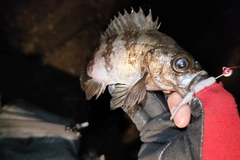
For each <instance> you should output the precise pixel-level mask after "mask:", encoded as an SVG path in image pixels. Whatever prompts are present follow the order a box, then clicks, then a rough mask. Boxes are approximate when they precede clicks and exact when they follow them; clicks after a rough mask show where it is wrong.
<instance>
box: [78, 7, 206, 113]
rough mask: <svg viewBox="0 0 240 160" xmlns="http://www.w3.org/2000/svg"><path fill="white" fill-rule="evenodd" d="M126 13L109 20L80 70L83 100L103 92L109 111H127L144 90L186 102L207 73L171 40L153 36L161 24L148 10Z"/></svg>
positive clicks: (160, 34)
mask: <svg viewBox="0 0 240 160" xmlns="http://www.w3.org/2000/svg"><path fill="white" fill-rule="evenodd" d="M131 9H132V10H131V12H130V13H128V12H127V11H126V10H125V9H124V14H121V13H120V12H118V16H117V17H116V16H114V18H113V20H111V22H110V23H109V25H108V27H107V29H106V30H105V32H103V33H101V36H100V43H99V46H98V48H96V50H95V52H94V54H93V57H92V58H91V59H89V60H88V61H87V62H86V63H85V65H84V67H83V68H82V72H81V76H80V81H81V88H82V90H83V91H85V94H86V99H87V100H90V99H91V98H92V97H94V96H96V99H97V98H98V97H99V96H100V95H101V94H102V93H104V92H105V89H106V88H107V87H108V90H109V93H110V94H111V95H112V99H111V100H110V108H111V109H116V108H119V107H122V108H129V109H130V108H132V107H133V106H134V105H136V104H138V103H140V102H141V101H143V99H144V98H145V97H146V92H147V91H164V90H165V91H176V92H177V93H179V94H180V95H181V96H182V97H188V98H185V100H183V103H187V102H188V101H190V100H189V99H191V98H189V96H190V97H191V96H192V95H193V94H194V93H193V86H195V85H196V84H198V83H199V82H201V81H202V80H204V79H206V78H207V77H208V73H207V72H206V71H205V70H203V69H202V67H201V65H200V64H199V62H198V61H196V60H194V58H193V57H192V56H191V55H190V54H189V53H188V52H187V51H186V50H184V49H183V48H182V47H181V46H180V45H179V44H178V43H177V42H176V41H175V40H174V39H173V38H171V37H170V36H168V35H166V34H164V33H162V32H160V31H158V29H159V26H160V24H161V23H159V22H158V18H156V20H153V17H152V12H151V10H149V13H148V15H145V14H144V12H143V10H142V8H141V7H140V8H139V11H138V12H136V11H135V10H134V9H133V8H131ZM189 93H192V94H189ZM181 105H182V104H181Z"/></svg>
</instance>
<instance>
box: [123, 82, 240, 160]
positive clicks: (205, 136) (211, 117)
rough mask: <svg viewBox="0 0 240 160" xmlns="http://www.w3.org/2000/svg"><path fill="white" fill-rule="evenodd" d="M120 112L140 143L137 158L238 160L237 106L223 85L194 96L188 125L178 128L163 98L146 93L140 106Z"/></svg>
mask: <svg viewBox="0 0 240 160" xmlns="http://www.w3.org/2000/svg"><path fill="white" fill-rule="evenodd" d="M134 108H135V110H136V109H138V108H141V109H139V110H138V111H137V112H136V113H135V114H133V113H132V111H131V110H128V109H123V110H124V111H125V112H126V113H127V114H128V115H129V116H130V117H131V119H132V121H133V122H134V123H135V124H136V127H137V129H138V130H139V131H140V138H141V141H142V142H143V144H142V146H141V148H140V151H139V154H138V158H139V160H148V159H151V160H152V159H161V160H164V159H167V160H171V159H174V160H175V159H179V160H188V159H194V160H198V159H203V160H205V159H211V160H214V159H217V160H221V159H224V160H227V159H229V160H230V159H238V158H239V157H240V154H239V153H240V152H239V149H240V134H239V131H240V123H239V115H238V112H237V108H236V103H235V101H234V99H233V97H232V95H231V94H229V93H228V92H227V91H226V90H225V89H224V88H223V87H222V84H216V83H215V84H213V85H212V86H210V87H206V88H205V89H203V90H202V91H200V92H198V93H197V94H196V95H195V98H194V99H193V100H192V101H191V103H190V108H191V115H192V116H191V121H190V123H189V125H188V126H187V127H185V128H177V127H176V126H175V124H174V123H173V121H171V120H170V116H171V114H170V111H169V109H168V106H167V103H166V100H165V98H164V97H163V96H162V95H161V94H160V93H158V92H147V96H146V98H145V100H144V101H143V102H141V103H140V104H138V105H136V106H134Z"/></svg>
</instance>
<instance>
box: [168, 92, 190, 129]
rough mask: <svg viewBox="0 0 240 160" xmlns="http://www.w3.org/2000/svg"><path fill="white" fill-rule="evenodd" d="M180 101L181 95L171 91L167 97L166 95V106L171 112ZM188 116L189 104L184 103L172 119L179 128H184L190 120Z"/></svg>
mask: <svg viewBox="0 0 240 160" xmlns="http://www.w3.org/2000/svg"><path fill="white" fill-rule="evenodd" d="M181 101H182V98H181V96H180V95H179V94H178V93H176V92H173V93H172V94H171V95H170V96H169V97H168V106H169V109H170V111H171V112H173V110H174V109H175V108H176V107H177V106H178V104H179V103H180V102H181ZM190 117H191V111H190V107H189V105H187V104H185V105H183V106H182V107H181V108H180V109H179V110H178V112H177V113H176V115H175V116H174V118H173V121H174V123H175V125H176V126H177V127H179V128H184V127H186V126H187V125H188V124H189V122H190Z"/></svg>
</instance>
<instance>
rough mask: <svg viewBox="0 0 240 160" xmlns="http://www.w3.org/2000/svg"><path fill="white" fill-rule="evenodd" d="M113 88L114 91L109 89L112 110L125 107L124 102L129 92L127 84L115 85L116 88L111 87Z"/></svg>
mask: <svg viewBox="0 0 240 160" xmlns="http://www.w3.org/2000/svg"><path fill="white" fill-rule="evenodd" d="M108 87H110V86H108ZM111 87H112V91H110V89H109V93H110V94H111V96H112V99H111V101H110V107H111V110H114V109H116V108H119V107H122V106H123V104H124V100H125V98H126V96H127V94H128V92H129V86H127V85H125V84H115V85H114V86H111Z"/></svg>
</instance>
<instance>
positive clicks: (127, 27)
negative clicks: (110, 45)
mask: <svg viewBox="0 0 240 160" xmlns="http://www.w3.org/2000/svg"><path fill="white" fill-rule="evenodd" d="M158 27H159V24H158V18H157V19H156V20H155V21H153V20H152V12H151V10H149V13H148V15H147V16H145V14H144V13H143V10H142V9H141V8H139V11H138V12H137V13H136V12H135V11H134V9H133V8H132V11H131V13H130V14H129V13H128V12H127V11H126V10H124V14H123V15H122V14H121V13H120V12H118V17H114V19H113V20H111V23H110V24H109V25H108V28H107V29H106V31H105V32H104V33H102V35H101V40H103V39H105V38H109V37H112V36H114V35H121V34H122V33H124V32H126V31H134V30H135V31H140V30H157V29H158Z"/></svg>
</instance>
